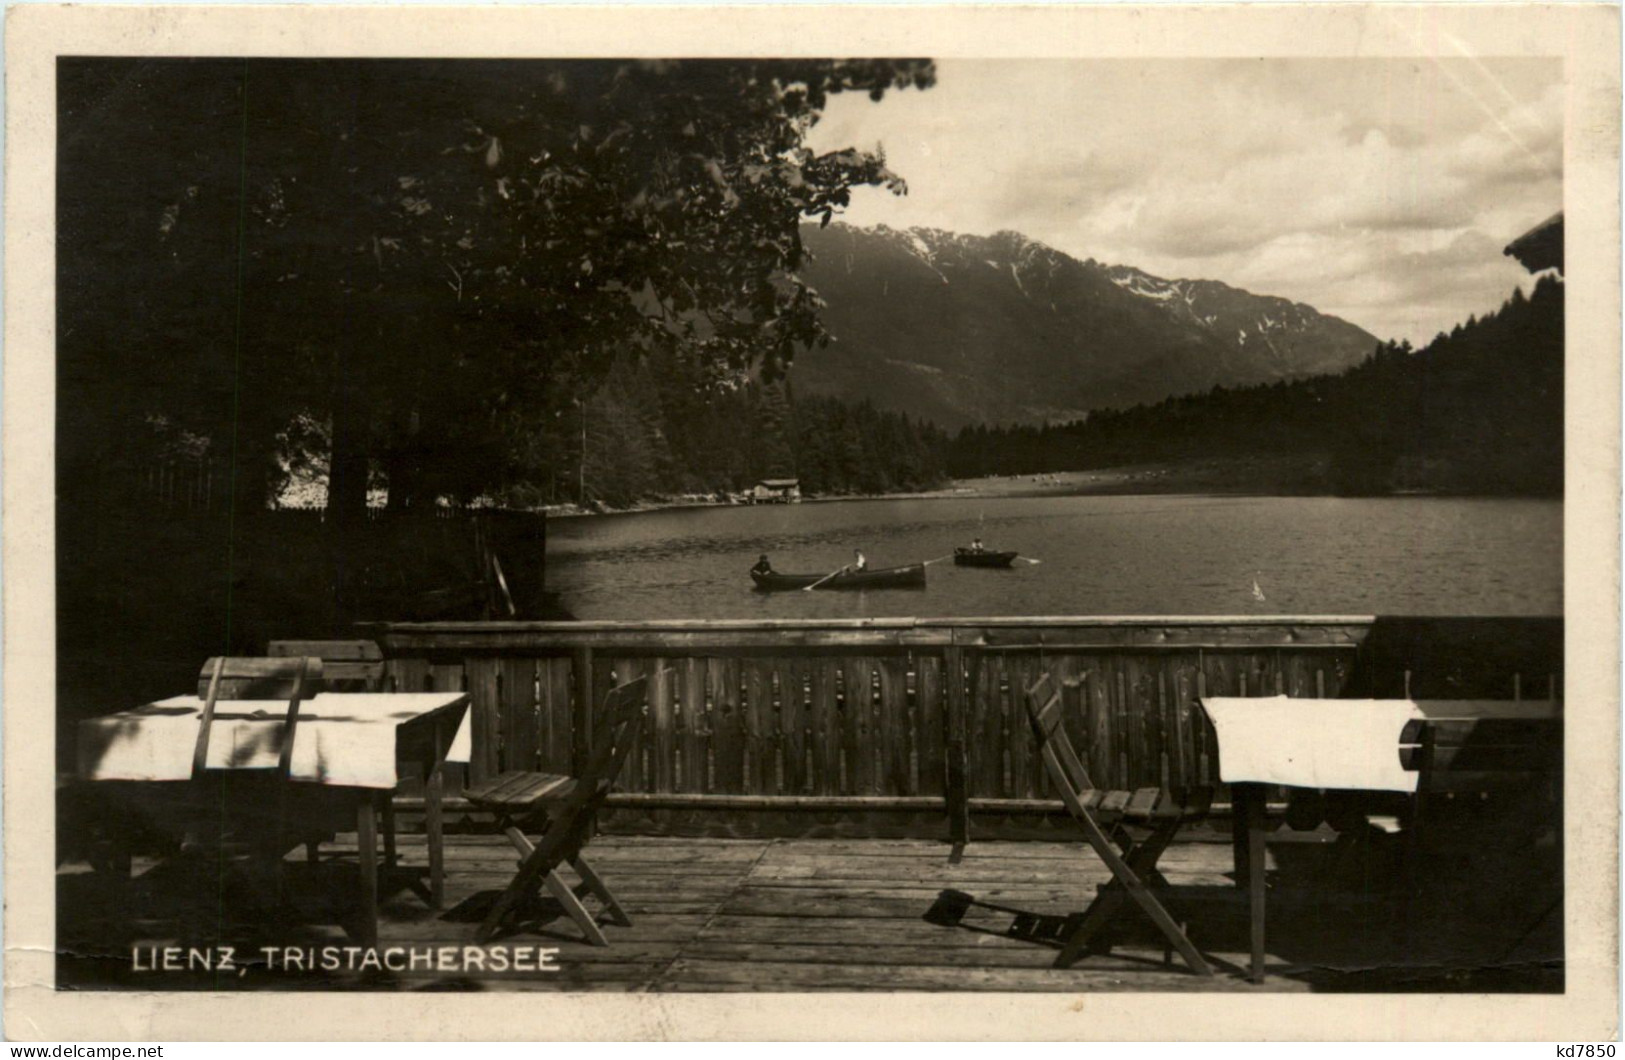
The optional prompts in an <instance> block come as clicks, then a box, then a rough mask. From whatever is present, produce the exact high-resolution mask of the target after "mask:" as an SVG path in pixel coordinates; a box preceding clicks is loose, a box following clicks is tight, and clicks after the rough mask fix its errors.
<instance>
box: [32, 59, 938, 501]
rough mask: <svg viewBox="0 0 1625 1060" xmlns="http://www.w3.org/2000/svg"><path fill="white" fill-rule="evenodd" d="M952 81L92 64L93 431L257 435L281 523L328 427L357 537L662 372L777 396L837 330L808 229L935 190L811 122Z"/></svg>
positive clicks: (841, 69)
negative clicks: (602, 386)
mask: <svg viewBox="0 0 1625 1060" xmlns="http://www.w3.org/2000/svg"><path fill="white" fill-rule="evenodd" d="M933 77H934V72H933V68H932V66H931V64H930V63H929V62H926V61H923V60H906V61H875V60H863V61H835V60H819V61H798V60H784V61H767V60H763V61H684V62H630V61H628V62H619V61H616V62H610V61H581V62H506V61H504V62H485V61H481V62H466V61H462V62H451V61H448V62H423V61H353V62H352V61H343V62H333V61H259V60H255V61H248V62H241V61H239V62H226V61H207V62H173V61H167V62H151V61H144V62H122V61H121V62H109V61H103V60H84V61H80V62H77V63H67V64H65V65H64V67H63V71H62V74H61V80H62V89H63V92H62V97H63V107H64V118H65V122H64V125H63V130H64V132H63V136H64V141H63V144H64V150H63V166H62V180H61V182H60V183H59V190H60V191H62V192H63V195H64V200H63V207H62V209H63V218H62V228H63V234H64V238H65V239H66V240H67V243H68V244H69V246H68V249H67V253H66V258H65V260H64V263H63V268H64V271H63V277H64V284H65V285H67V281H68V280H69V279H70V278H71V279H72V280H73V281H74V282H76V283H79V284H81V289H80V290H79V292H78V295H79V297H78V298H74V297H68V298H66V299H65V304H64V306H63V313H64V322H65V323H67V322H68V321H69V319H70V315H71V322H72V325H73V326H74V327H76V328H79V329H80V330H79V331H78V332H77V334H76V339H77V342H78V345H77V346H76V351H77V353H78V355H79V356H78V357H73V356H69V357H68V358H67V361H69V362H71V363H72V364H73V365H75V366H77V369H78V370H80V371H82V372H84V373H85V375H84V379H83V380H82V381H83V382H85V383H86V384H87V386H86V389H84V390H83V391H82V393H84V394H86V395H89V400H90V403H91V404H92V405H95V406H96V408H94V409H91V410H86V411H85V415H84V417H83V418H82V420H81V428H82V429H81V430H80V432H79V435H80V439H81V441H83V440H85V439H90V438H99V437H106V436H107V434H106V429H111V428H117V427H119V426H120V425H122V424H127V423H129V422H132V421H135V420H142V419H144V420H146V421H148V422H151V421H152V419H153V417H154V415H155V414H156V415H157V416H158V417H159V418H160V419H161V420H162V421H163V422H164V423H166V424H171V425H173V426H175V427H176V429H182V428H184V430H185V431H187V432H191V433H192V434H195V435H196V436H199V437H204V438H207V439H209V440H210V441H211V442H212V443H213V444H215V445H217V446H219V447H220V448H222V449H224V448H226V447H227V446H228V445H229V446H230V448H231V449H232V450H233V451H234V452H235V454H236V463H237V465H238V479H237V481H238V489H239V495H240V497H241V500H242V503H244V504H245V505H247V506H251V507H252V506H259V505H262V504H263V503H264V498H265V496H266V491H267V490H268V489H269V488H270V486H271V484H272V482H273V480H274V477H275V471H276V468H277V466H278V465H277V460H278V457H279V454H285V453H286V452H287V451H288V450H289V449H290V448H298V439H296V438H290V431H296V430H297V428H298V427H299V425H301V424H303V425H307V426H309V427H310V428H311V430H313V431H314V433H315V435H316V436H317V438H318V441H317V443H316V444H318V445H319V446H320V447H322V448H326V449H328V450H329V453H330V463H329V473H330V479H329V508H330V511H331V512H332V513H334V514H336V515H341V516H342V515H354V514H355V513H357V512H359V511H360V510H361V508H362V506H363V505H364V502H365V490H366V486H367V481H368V473H369V467H370V468H374V469H378V470H381V471H382V472H383V473H384V475H385V476H386V477H387V480H388V485H389V490H390V501H391V504H392V505H394V506H404V507H411V506H417V505H423V504H427V503H430V502H432V501H433V499H435V498H436V497H440V496H446V495H451V496H458V497H469V496H472V495H475V494H478V493H480V492H482V491H485V490H487V489H490V488H493V487H495V486H499V485H502V484H503V482H504V480H505V479H508V478H511V477H512V476H514V475H515V474H522V473H523V470H524V468H523V458H524V454H525V453H526V452H527V451H532V450H533V446H527V444H526V442H527V439H531V438H534V437H535V436H537V435H538V434H539V433H541V432H542V429H543V427H544V426H545V425H547V424H549V423H550V422H555V421H557V420H558V419H559V418H560V417H562V416H567V415H569V412H568V410H569V408H570V407H571V402H572V400H576V399H579V398H581V397H582V396H583V395H585V394H587V393H590V392H591V391H592V390H593V389H594V388H595V387H596V386H597V385H598V384H599V383H600V382H601V381H602V378H603V376H604V374H605V373H606V372H608V371H610V370H611V366H612V365H613V364H616V363H623V364H624V363H628V359H632V360H635V359H637V358H639V357H641V356H644V355H647V354H650V353H654V352H659V353H660V355H661V359H662V363H663V365H665V366H666V368H667V372H666V373H665V374H666V376H667V377H668V378H670V377H674V378H675V379H676V380H678V382H677V385H684V386H690V387H698V388H703V387H705V386H707V385H717V384H718V383H719V382H722V381H724V380H728V379H737V378H738V376H739V374H740V373H741V372H742V371H744V370H745V369H747V368H749V367H751V366H759V370H760V371H761V373H762V374H764V375H766V376H768V377H772V376H773V375H774V374H776V372H777V371H779V370H780V369H781V368H782V366H783V364H784V363H785V362H786V361H787V360H788V359H789V358H790V357H791V356H792V354H793V352H794V351H795V350H796V349H797V348H798V347H801V346H805V345H807V344H809V343H816V342H818V341H820V340H821V338H822V331H821V329H820V326H819V322H818V313H817V310H818V306H819V302H818V299H817V296H816V294H815V293H814V292H813V291H812V290H810V289H809V288H808V287H807V286H806V284H805V283H803V282H802V281H801V279H800V277H799V272H798V270H799V268H800V266H801V264H802V262H803V250H802V246H801V242H800V239H799V235H798V232H799V225H800V223H801V222H802V221H803V220H804V219H806V218H809V217H811V218H822V219H824V220H826V221H827V220H828V219H829V218H830V217H831V216H832V215H833V214H834V213H836V212H838V211H839V210H840V209H841V208H842V207H844V206H845V205H846V204H847V203H848V201H849V196H850V194H851V192H852V189H854V188H855V187H859V186H865V185H878V186H885V187H889V188H891V189H892V190H894V191H897V192H901V191H903V190H904V186H903V182H902V180H901V179H900V178H898V177H897V176H896V175H895V174H893V173H891V172H890V171H889V170H888V169H887V168H886V165H885V160H884V158H883V157H882V156H881V155H880V154H879V153H878V152H874V153H871V152H865V151H860V150H843V151H835V152H830V153H824V154H815V153H813V152H812V151H810V150H809V149H808V148H807V147H806V145H805V140H806V134H807V132H808V131H809V130H810V129H811V128H812V126H813V125H814V124H815V123H816V122H817V121H818V118H819V115H820V113H821V111H822V109H823V107H824V106H825V104H826V102H827V100H828V98H829V97H830V95H831V94H833V93H837V92H851V91H861V92H865V93H868V94H869V95H870V96H871V97H872V98H874V99H876V100H879V99H880V98H881V97H882V95H883V94H884V93H885V92H886V91H888V90H890V89H894V88H900V87H905V86H914V87H919V88H923V87H926V86H929V85H930V84H931V82H932V80H933ZM673 370H675V375H674V376H673ZM70 374H71V372H70ZM121 376H122V377H128V378H125V379H121ZM129 378H138V379H139V380H140V383H141V385H140V386H137V387H135V388H134V389H133V390H132V389H130V388H128V387H119V386H118V385H116V384H118V383H120V382H124V381H128V379H129ZM109 383H112V384H115V385H114V389H115V390H117V392H118V396H117V397H114V396H113V395H112V394H111V393H105V392H100V390H99V384H100V385H106V384H109ZM92 423H95V424H97V426H95V427H89V425H90V424H92ZM87 427H88V428H89V429H88V430H86V429H83V428H87ZM115 433H116V431H115ZM90 448H91V449H94V445H91V446H90ZM81 455H82V456H91V455H92V454H91V453H90V452H81Z"/></svg>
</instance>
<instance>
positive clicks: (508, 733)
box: [497, 656, 542, 771]
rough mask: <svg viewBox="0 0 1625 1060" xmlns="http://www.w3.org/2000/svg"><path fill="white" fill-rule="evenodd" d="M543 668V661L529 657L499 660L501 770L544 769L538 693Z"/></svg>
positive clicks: (498, 764) (498, 762)
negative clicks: (539, 677) (539, 672)
mask: <svg viewBox="0 0 1625 1060" xmlns="http://www.w3.org/2000/svg"><path fill="white" fill-rule="evenodd" d="M541 665H542V662H541V660H540V659H535V658H532V657H530V656H519V657H517V658H510V657H506V656H504V657H501V658H499V659H498V660H497V690H498V693H499V700H498V715H499V719H498V723H497V728H498V731H500V732H501V734H502V749H501V752H500V753H499V755H498V757H497V766H498V769H499V771H501V770H508V769H522V770H527V771H529V770H535V769H539V768H541V765H540V763H541V758H542V755H541V740H540V738H539V733H540V729H541V707H540V701H539V699H538V698H537V694H536V693H537V684H538V669H539V668H540V667H541Z"/></svg>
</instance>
